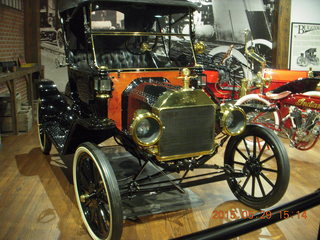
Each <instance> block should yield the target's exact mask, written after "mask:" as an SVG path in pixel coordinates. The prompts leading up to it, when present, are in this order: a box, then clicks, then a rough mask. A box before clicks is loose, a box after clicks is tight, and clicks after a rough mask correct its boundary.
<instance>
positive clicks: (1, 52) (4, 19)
mask: <svg viewBox="0 0 320 240" xmlns="http://www.w3.org/2000/svg"><path fill="white" fill-rule="evenodd" d="M19 57H22V58H24V57H25V51H24V9H23V7H22V10H18V9H14V8H12V7H8V6H5V5H2V4H0V62H7V61H17V60H18V58H19ZM16 86H17V92H19V93H20V94H21V95H22V98H23V100H26V87H25V81H24V79H20V80H18V81H17V82H16ZM7 91H8V90H7V87H6V86H5V85H4V84H1V85H0V93H5V92H7Z"/></svg>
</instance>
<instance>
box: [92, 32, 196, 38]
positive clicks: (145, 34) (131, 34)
mask: <svg viewBox="0 0 320 240" xmlns="http://www.w3.org/2000/svg"><path fill="white" fill-rule="evenodd" d="M90 34H91V35H98V36H99V35H108V36H175V37H190V35H189V34H177V33H157V32H95V31H91V33H90Z"/></svg>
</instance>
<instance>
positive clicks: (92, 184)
mask: <svg viewBox="0 0 320 240" xmlns="http://www.w3.org/2000/svg"><path fill="white" fill-rule="evenodd" d="M73 184H74V190H75V195H76V200H77V204H78V207H79V210H80V213H81V217H82V220H83V222H84V224H85V226H86V228H87V230H88V232H89V234H90V236H91V237H92V238H93V239H95V240H101V239H104V240H118V239H120V238H121V234H122V221H123V214H122V206H121V197H120V191H119V187H118V183H117V180H116V177H115V175H114V172H113V169H112V167H111V165H110V163H109V161H108V159H107V158H106V156H105V154H104V153H103V152H102V151H101V150H100V149H99V148H98V147H96V146H95V145H94V144H92V143H83V144H81V145H80V146H79V147H78V149H77V150H76V152H75V154H74V159H73Z"/></svg>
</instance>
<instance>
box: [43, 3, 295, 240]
mask: <svg viewBox="0 0 320 240" xmlns="http://www.w3.org/2000/svg"><path fill="white" fill-rule="evenodd" d="M196 9H197V6H196V5H195V4H194V3H191V2H189V1H182V0H174V1H169V0H164V1H151V0H138V1H133V0H117V1H116V0H113V1H86V0H77V1H60V3H59V10H60V16H61V20H62V26H63V30H64V37H65V39H64V41H65V51H66V56H67V61H68V64H69V65H68V70H69V72H68V73H69V82H68V84H67V86H66V91H65V93H60V92H59V91H58V90H57V88H56V86H55V84H54V82H52V81H50V80H43V81H41V82H40V85H39V96H40V101H39V107H38V133H39V134H38V135H39V142H40V146H41V149H42V151H43V153H45V154H49V153H50V150H51V146H52V143H53V144H54V145H55V147H56V148H57V150H58V153H59V155H60V156H61V158H62V159H63V160H64V161H65V163H66V165H69V166H71V167H72V177H73V183H74V188H75V195H76V200H77V204H78V207H79V210H80V213H81V217H82V219H83V221H84V223H85V225H86V227H87V230H88V232H89V234H90V236H91V237H92V238H93V239H120V237H121V233H122V222H123V213H122V208H121V199H124V198H133V197H135V196H137V195H140V194H154V193H161V192H165V191H172V190H177V191H179V192H182V193H183V192H184V188H187V187H192V186H198V185H201V184H207V183H211V182H216V181H221V180H227V181H228V184H229V186H230V188H231V190H232V192H233V193H234V195H235V196H236V197H237V198H238V199H239V200H240V201H242V202H243V203H245V204H247V205H249V206H251V207H254V208H265V207H268V206H271V205H273V204H275V203H276V202H278V201H279V200H280V199H281V197H282V196H283V194H284V193H285V191H286V188H287V185H288V181H289V163H288V156H287V153H286V150H285V148H284V147H283V145H282V143H281V142H280V141H279V139H278V138H277V136H276V135H275V134H274V133H273V132H272V131H270V130H269V129H266V128H264V127H261V126H256V125H247V126H246V114H245V112H244V111H243V110H242V109H241V108H240V107H238V106H234V105H232V104H219V102H217V101H216V100H215V97H214V96H213V95H212V94H211V95H210V94H207V93H205V92H204V91H203V90H202V89H201V87H202V86H204V85H205V82H204V78H203V75H202V68H201V66H200V65H198V64H197V63H196V58H195V52H196V50H197V48H198V47H199V45H197V44H195V40H194V39H193V34H192V33H193V32H194V31H193V28H192V12H193V11H194V10H196ZM98 15H99V16H98ZM106 15H107V16H106ZM176 15H177V16H176ZM108 16H111V17H109V19H108ZM105 17H107V20H105ZM101 19H102V20H101ZM105 22H106V23H107V24H104V23H105ZM133 23H134V24H133ZM178 23H179V24H180V25H179V24H178ZM177 25H179V26H177ZM186 32H187V33H186ZM180 40H181V41H183V42H184V44H185V46H188V45H189V51H190V53H191V54H190V53H185V52H184V53H181V52H179V49H177V46H179V44H177V41H180ZM200 47H201V46H200ZM184 50H185V49H184ZM187 56H189V57H190V56H191V58H190V59H187V58H188V57H187ZM181 85H182V86H181ZM111 137H114V139H115V141H116V142H117V143H118V144H119V145H120V146H122V147H124V149H125V150H126V151H127V152H129V153H130V154H131V155H133V156H134V157H135V158H136V159H137V161H138V163H139V165H140V170H139V171H138V172H137V173H136V174H134V175H132V176H129V177H127V178H125V179H117V178H116V176H115V174H114V171H113V169H112V166H111V164H110V161H109V160H108V158H107V156H106V154H104V152H103V151H102V150H101V147H99V146H98V144H100V143H101V142H103V141H105V140H107V139H109V138H111ZM227 140H228V143H227V147H226V148H227V149H228V151H225V156H224V165H223V166H218V165H217V164H209V163H208V161H209V160H210V159H211V158H212V157H213V156H214V155H215V154H216V153H217V151H218V148H219V147H221V146H223V144H224V143H225V142H226V141H227ZM240 145H241V146H240ZM270 152H271V154H270ZM265 154H267V156H265ZM239 158H241V159H242V160H238V159H239ZM119 161H121V160H119ZM270 162H273V165H271V166H266V164H268V163H270ZM148 164H152V165H153V166H154V167H155V168H156V169H158V171H157V172H156V173H155V174H152V175H150V176H146V177H142V174H143V172H144V171H145V169H146V167H147V165H148ZM200 168H205V169H214V171H212V172H208V173H202V174H198V175H193V176H187V174H188V173H189V172H190V171H193V170H195V169H200ZM181 171H184V173H183V175H182V176H181V177H178V178H176V179H170V180H167V181H162V180H161V181H155V183H154V182H150V179H153V180H155V179H157V178H159V177H162V176H165V175H168V174H170V173H173V172H177V173H179V172H181ZM264 172H265V173H264ZM268 174H274V176H273V177H272V178H269V177H268ZM238 179H245V181H244V184H241V181H238ZM263 179H264V180H263ZM262 181H264V184H263V183H262ZM155 184H156V185H157V186H155ZM159 184H160V185H161V186H159ZM265 184H267V185H268V189H267V188H266V187H264V185H265ZM247 185H250V188H248V189H247ZM258 188H259V189H260V190H259V194H258V195H257V189H258ZM255 189H256V190H255Z"/></svg>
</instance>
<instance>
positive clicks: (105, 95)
mask: <svg viewBox="0 0 320 240" xmlns="http://www.w3.org/2000/svg"><path fill="white" fill-rule="evenodd" d="M96 97H97V98H110V97H111V96H110V94H97V95H96Z"/></svg>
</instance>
